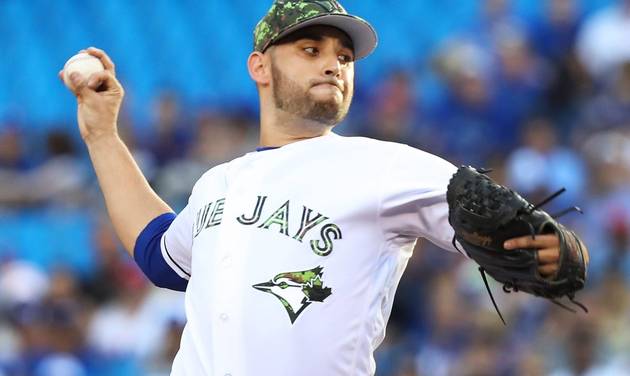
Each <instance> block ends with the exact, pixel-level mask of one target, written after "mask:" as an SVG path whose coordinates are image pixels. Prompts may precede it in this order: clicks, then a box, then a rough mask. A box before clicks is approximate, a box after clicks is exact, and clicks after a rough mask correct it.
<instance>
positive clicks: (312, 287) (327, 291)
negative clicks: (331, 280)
mask: <svg viewBox="0 0 630 376" xmlns="http://www.w3.org/2000/svg"><path fill="white" fill-rule="evenodd" d="M323 270H324V268H322V267H321V266H318V267H316V268H313V269H310V270H304V271H301V272H285V273H280V274H278V275H276V276H275V277H273V278H272V279H271V280H270V281H268V282H263V283H258V284H256V285H253V286H252V287H253V288H255V289H256V290H260V291H264V292H267V293H269V294H272V295H273V296H275V297H276V298H278V300H280V302H281V303H282V305H283V306H284V308H285V309H286V310H287V313H288V314H289V319H290V320H291V324H293V323H294V322H295V320H296V319H297V318H298V316H299V315H300V314H301V313H302V311H304V309H305V308H306V307H308V306H309V305H310V304H311V303H313V302H320V303H321V302H323V301H324V300H325V299H326V298H328V297H329V296H330V295H331V294H332V289H331V288H330V287H324V283H323V282H322V279H321V278H322V275H323V274H324V272H323Z"/></svg>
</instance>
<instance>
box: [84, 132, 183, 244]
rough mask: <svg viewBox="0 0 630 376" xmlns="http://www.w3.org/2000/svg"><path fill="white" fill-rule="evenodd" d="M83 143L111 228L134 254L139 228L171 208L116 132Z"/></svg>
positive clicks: (141, 228) (142, 227) (140, 229)
mask: <svg viewBox="0 0 630 376" xmlns="http://www.w3.org/2000/svg"><path fill="white" fill-rule="evenodd" d="M86 145H87V147H88V151H89V153H90V158H91V159H92V164H93V166H94V170H95V171H96V176H97V177H98V181H99V185H100V187H101V190H102V192H103V196H104V197H105V204H106V206H107V211H108V213H109V217H110V218H111V221H112V223H113V225H114V229H115V230H116V233H117V234H118V237H119V238H120V240H121V241H122V243H123V245H124V247H125V249H126V250H127V251H128V252H129V254H130V255H132V256H133V249H134V245H135V242H136V239H137V238H138V235H139V234H140V232H141V231H142V230H143V229H144V228H145V227H146V225H147V224H148V223H149V222H150V221H151V220H152V219H154V218H155V217H157V216H159V215H160V214H163V213H167V212H171V211H172V209H171V208H170V207H169V206H168V205H167V204H166V203H165V202H164V201H162V199H161V198H160V197H159V196H158V195H157V194H156V193H155V192H154V191H153V189H151V187H150V186H149V183H148V182H147V180H146V179H145V177H144V176H143V175H142V172H141V171H140V169H139V168H138V165H137V164H136V162H135V161H134V160H133V157H132V156H131V153H130V152H129V149H128V148H127V146H126V145H125V144H124V143H123V142H122V140H121V139H120V138H119V137H118V135H116V134H112V135H107V136H101V137H98V138H96V139H89V140H86Z"/></svg>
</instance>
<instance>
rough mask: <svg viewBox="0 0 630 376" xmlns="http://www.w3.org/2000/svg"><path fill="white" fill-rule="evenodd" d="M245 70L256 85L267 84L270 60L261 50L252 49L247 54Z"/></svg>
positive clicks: (269, 76)
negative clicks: (252, 50)
mask: <svg viewBox="0 0 630 376" xmlns="http://www.w3.org/2000/svg"><path fill="white" fill-rule="evenodd" d="M247 70H248V71H249V76H250V77H251V78H252V80H254V81H255V82H256V83H257V84H258V85H267V84H268V83H269V82H270V81H271V61H270V59H269V56H266V55H265V54H263V53H262V52H258V51H254V52H252V53H251V54H250V55H249V58H248V59H247Z"/></svg>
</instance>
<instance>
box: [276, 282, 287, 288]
mask: <svg viewBox="0 0 630 376" xmlns="http://www.w3.org/2000/svg"><path fill="white" fill-rule="evenodd" d="M278 286H280V288H281V289H286V288H287V287H289V284H288V283H286V282H280V284H279V285H278Z"/></svg>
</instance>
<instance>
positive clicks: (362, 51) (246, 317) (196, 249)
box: [61, 0, 559, 376]
mask: <svg viewBox="0 0 630 376" xmlns="http://www.w3.org/2000/svg"><path fill="white" fill-rule="evenodd" d="M376 44H377V36H376V33H375V31H374V29H373V28H372V26H371V25H370V24H369V23H368V22H366V21H365V20H363V19H361V18H359V17H357V16H353V15H350V14H348V13H347V12H346V10H344V8H343V7H342V6H341V5H340V4H339V3H338V2H337V1H335V0H319V1H307V0H295V1H290V0H276V1H275V3H274V4H273V6H272V7H271V9H270V10H269V12H268V13H267V14H266V15H265V16H264V18H263V19H262V20H261V21H260V22H259V23H258V25H257V26H256V29H255V31H254V51H253V52H252V53H251V54H250V56H249V58H248V61H247V66H248V69H249V74H250V76H251V78H252V80H253V81H254V82H255V84H256V86H257V89H258V92H259V95H260V147H259V148H258V149H257V150H252V151H251V152H250V153H247V154H245V155H243V156H242V157H240V158H237V159H235V160H232V161H230V162H227V163H224V164H222V165H219V166H216V167H214V168H212V169H210V170H209V171H207V172H206V173H205V174H204V175H203V176H202V177H201V178H200V179H199V180H198V181H197V183H196V184H195V186H194V188H193V190H192V193H191V195H190V198H189V201H188V205H187V206H186V207H185V208H184V209H183V210H182V211H181V212H180V213H179V214H177V215H176V214H175V213H173V211H172V210H171V208H169V206H168V205H167V204H165V203H164V202H163V201H162V200H161V199H160V198H159V197H158V196H157V195H156V194H155V193H154V192H153V191H152V190H151V188H150V187H149V184H148V183H147V181H146V180H145V178H144V177H143V176H142V174H141V172H140V170H139V169H138V167H137V165H136V163H135V162H134V160H133V159H132V157H131V155H130V153H129V151H128V149H127V147H126V146H125V145H124V144H123V142H122V141H121V140H120V138H119V136H118V133H117V130H116V122H117V117H118V112H119V109H120V105H121V102H122V99H123V94H124V91H123V88H122V86H121V85H120V83H119V82H118V81H117V79H116V77H115V69H114V64H113V62H112V61H111V60H110V58H109V57H108V56H107V55H106V54H105V52H103V51H101V50H99V49H96V48H89V49H87V50H86V51H87V52H88V53H89V54H91V55H93V56H96V57H98V58H99V59H100V60H101V61H102V62H103V64H104V66H105V67H106V70H105V71H104V72H101V73H96V74H93V75H92V76H90V77H89V79H88V80H86V81H83V82H82V81H81V80H80V77H78V76H76V75H73V76H72V77H70V79H71V80H72V82H73V84H74V86H75V89H74V94H76V96H77V99H78V123H79V128H80V132H81V136H82V138H83V139H84V141H85V144H86V145H87V148H88V150H89V154H90V157H91V159H92V162H93V165H94V169H95V170H96V174H97V176H98V179H99V183H100V186H101V188H102V191H103V194H104V196H105V201H106V204H107V209H108V212H109V215H110V217H111V219H112V222H113V224H114V226H115V229H116V231H117V233H118V235H119V237H120V239H121V241H122V243H123V244H124V246H125V248H126V249H127V250H128V251H129V253H130V254H131V255H132V256H133V257H134V258H135V260H136V261H137V263H138V264H139V266H140V267H141V268H142V270H143V271H144V272H145V274H146V275H147V276H148V278H150V279H151V280H152V281H153V283H155V284H156V285H157V286H161V287H165V288H169V289H174V290H179V291H185V292H186V303H185V304H186V314H187V320H188V321H187V324H186V328H185V330H184V333H183V336H182V340H181V347H180V350H179V352H178V354H177V356H176V358H175V360H174V363H173V367H172V374H173V375H234V376H237V375H291V376H293V375H327V376H332V375H352V376H355V375H372V374H374V373H375V369H376V365H375V362H374V358H373V356H372V354H373V352H374V350H375V349H376V348H377V347H378V345H379V344H380V343H381V341H382V340H383V338H384V336H385V327H386V324H387V320H388V317H389V314H390V310H391V307H392V301H393V299H394V292H395V290H396V287H397V285H398V282H399V280H400V278H401V275H402V273H403V271H404V269H405V266H406V264H407V261H408V259H409V258H410V257H411V255H412V250H413V248H414V245H415V243H416V240H417V239H418V238H425V239H428V240H429V241H431V242H433V243H435V244H437V245H438V246H440V247H442V248H444V249H447V250H454V247H453V245H452V244H451V240H452V238H453V228H452V227H451V226H450V225H449V223H448V206H447V203H446V198H445V192H446V187H447V184H448V182H449V179H450V178H451V176H452V175H453V173H454V172H455V171H456V168H455V167H454V166H453V165H451V164H450V163H448V162H446V161H444V160H443V159H440V158H438V157H436V156H434V155H431V154H428V153H426V152H423V151H420V150H417V149H413V148H411V147H409V146H406V145H401V144H396V143H388V142H381V141H377V140H372V139H367V138H361V137H342V136H339V135H337V134H335V133H334V132H333V128H334V126H335V125H337V124H338V123H340V122H341V121H342V120H343V119H344V117H345V116H346V114H347V112H348V109H349V107H350V103H351V101H352V96H353V90H354V86H353V82H354V64H355V61H357V60H359V59H362V58H364V57H366V56H368V55H369V54H370V53H371V52H372V51H373V50H374V48H375V47H376ZM61 75H63V73H61ZM97 89H98V90H97ZM505 246H506V248H507V249H511V248H518V247H520V248H533V249H539V251H538V258H539V260H540V261H541V263H542V266H541V267H540V272H541V274H543V275H550V274H552V273H554V271H556V270H557V268H558V257H559V256H558V255H559V250H558V238H557V236H553V235H545V236H537V237H536V238H535V239H532V237H528V236H526V237H518V238H515V239H512V240H511V241H508V243H507V244H506V245H505Z"/></svg>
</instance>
